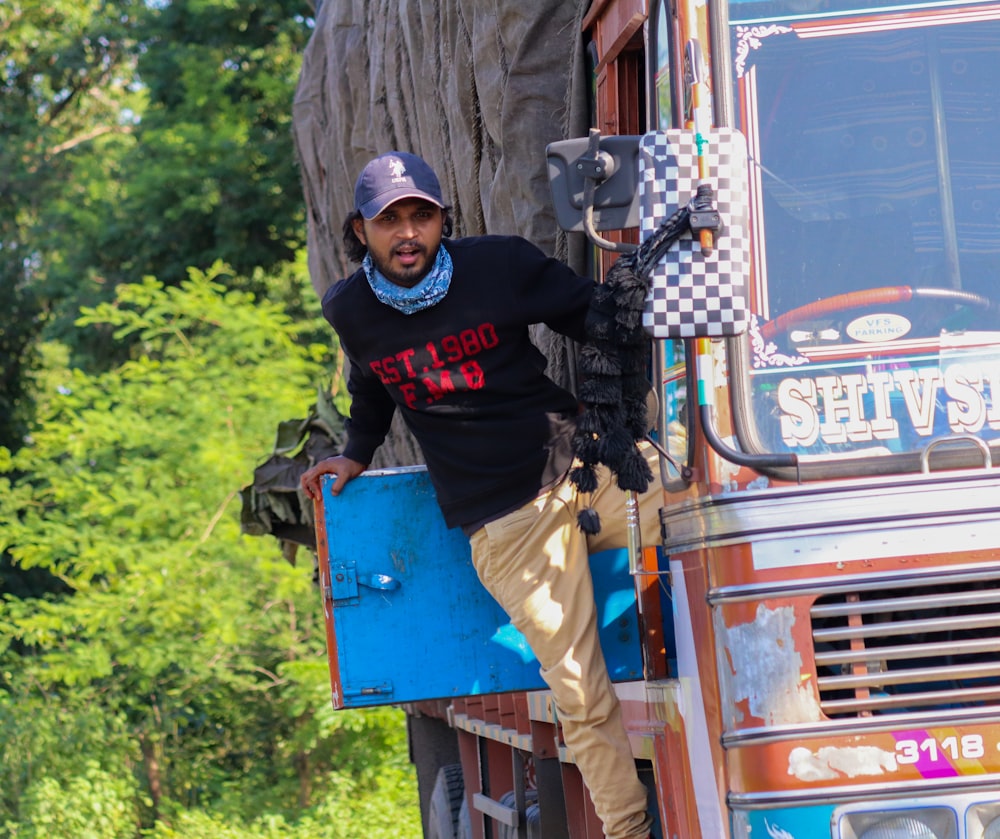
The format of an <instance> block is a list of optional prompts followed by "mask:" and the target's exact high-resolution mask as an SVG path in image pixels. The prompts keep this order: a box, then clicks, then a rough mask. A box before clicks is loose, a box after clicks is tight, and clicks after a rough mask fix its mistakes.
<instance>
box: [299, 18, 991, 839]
mask: <svg viewBox="0 0 1000 839" xmlns="http://www.w3.org/2000/svg"><path fill="white" fill-rule="evenodd" d="M565 37H566V38H570V39H574V40H575V41H576V42H577V43H578V44H579V45H580V49H581V52H584V53H585V54H587V55H588V56H589V70H590V75H589V78H590V80H591V83H592V96H591V107H590V113H589V122H590V125H591V131H590V132H589V134H587V135H586V136H583V135H582V134H581V136H578V137H573V138H569V139H567V140H565V141H553V142H550V143H549V142H547V143H545V155H546V162H547V163H546V165H547V172H548V175H549V183H550V190H551V197H550V199H549V200H551V202H552V206H553V208H554V216H555V217H556V218H557V219H558V223H559V225H560V226H561V227H562V228H563V229H564V230H565V231H568V232H567V234H566V235H567V236H568V237H569V238H570V239H571V240H572V239H574V237H576V239H577V240H582V238H583V237H584V236H586V237H587V241H589V242H590V243H591V244H590V245H589V246H588V248H589V251H588V253H589V264H590V268H591V270H592V271H593V273H594V276H595V279H598V280H602V279H606V277H607V276H608V275H609V274H610V269H611V266H612V265H613V264H614V263H615V261H616V260H618V259H623V258H627V256H628V255H629V254H632V253H637V252H641V251H642V248H643V244H644V243H646V242H647V241H649V240H650V238H651V237H654V236H656V235H657V231H658V230H660V229H661V228H662V225H663V224H664V222H665V221H667V220H668V219H669V218H670V217H671V216H672V214H674V213H675V211H677V210H680V209H683V208H685V207H687V208H689V209H690V208H691V207H692V206H693V204H692V203H691V202H692V199H693V198H694V197H695V195H696V193H697V192H698V188H699V187H706V188H707V196H708V201H707V202H706V203H704V204H702V205H699V206H697V207H695V208H694V209H692V210H690V212H691V214H694V213H695V212H696V211H697V212H698V213H700V214H702V215H703V216H704V215H706V214H707V217H708V223H707V224H706V228H707V230H708V233H707V238H705V236H703V235H702V234H701V233H700V231H699V230H698V229H697V228H696V229H695V230H694V231H692V230H690V229H687V230H685V232H684V233H683V235H681V236H680V237H679V238H677V239H676V240H673V241H672V242H671V244H670V247H669V248H667V249H666V250H665V252H664V253H663V254H662V255H660V256H659V257H658V259H657V261H656V263H655V266H654V267H653V268H651V269H650V270H649V271H648V272H647V274H646V275H645V279H646V280H647V282H648V293H647V299H646V304H645V309H644V313H643V322H644V324H645V325H646V326H647V328H648V330H649V333H650V338H651V346H652V352H651V358H650V365H649V369H650V379H651V384H652V386H653V390H654V391H655V393H656V396H657V402H658V409H657V418H656V422H655V425H654V427H652V428H651V429H650V432H651V433H650V438H651V439H652V440H653V441H654V443H655V444H656V445H657V447H658V448H659V450H660V452H661V460H662V464H661V470H662V475H663V477H664V485H665V489H664V495H663V504H662V507H661V509H660V525H661V540H660V543H659V544H656V545H641V544H630V545H629V546H628V548H627V549H624V550H623V551H620V552H608V553H605V554H600V555H597V556H595V557H592V569H593V573H594V579H595V592H596V596H597V598H598V605H599V607H600V612H601V615H602V645H603V646H604V649H605V655H606V658H607V660H608V666H609V671H610V672H611V675H612V679H613V681H614V682H615V684H616V691H617V692H618V695H619V698H620V699H621V702H622V707H623V709H624V712H625V717H626V721H627V727H628V731H629V736H630V741H631V743H632V747H633V752H634V756H635V759H636V762H637V766H638V767H639V770H640V776H641V777H642V778H643V779H644V781H645V782H646V784H647V786H648V788H649V809H650V813H651V814H652V815H653V818H654V821H655V826H654V836H656V837H658V839H659V837H662V838H663V839H667V838H668V837H669V838H670V839H674V837H678V839H748V838H752V839H760V837H768V838H769V839H803V837H806V838H807V839H815V837H829V839H886V838H888V839H903V837H914V838H915V837H921V839H923V838H924V837H928V838H930V837H933V839H991V837H1000V515H998V514H1000V473H998V471H997V469H996V467H995V465H994V460H995V458H996V457H997V451H998V448H997V447H998V438H1000V309H998V303H1000V295H998V293H997V291H996V282H997V278H998V277H1000V142H998V140H1000V88H998V86H997V83H996V80H995V79H996V74H997V71H998V70H1000V2H994V1H993V0H988V1H987V2H962V0H934V1H929V2H922V1H921V0H915V2H891V3H890V2H886V0H669V2H668V0H594V2H593V3H592V4H590V6H589V7H588V9H587V11H586V14H585V15H584V16H583V18H582V21H581V25H580V26H579V28H578V29H577V30H576V31H572V32H567V33H566V35H565ZM637 248H638V251H637V250H636V249H637ZM720 311H724V312H725V316H724V317H722V318H721V319H720V318H717V317H715V315H716V314H717V313H718V312H720ZM434 517H435V505H434V501H433V493H432V492H431V490H430V488H429V484H428V482H427V479H426V474H425V473H424V471H423V469H422V467H420V466H419V465H406V466H388V467H383V468H374V469H372V470H370V471H369V472H368V473H366V475H364V476H362V477H359V478H358V479H356V480H355V481H354V482H352V484H350V485H349V486H348V487H347V489H346V490H345V491H344V493H343V494H342V495H341V496H340V497H338V498H336V499H333V498H332V497H331V496H329V495H328V494H326V493H325V494H324V498H323V499H322V500H321V501H319V502H317V508H316V510H315V518H314V522H315V527H316V543H315V545H316V549H317V557H318V569H319V570H318V573H319V589H320V592H321V595H322V605H323V609H324V614H325V618H326V626H327V633H328V652H329V661H330V673H331V689H332V698H333V703H334V705H335V706H336V707H338V708H342V707H365V706H370V705H376V704H394V705H399V706H401V707H403V708H405V710H406V712H407V719H408V726H409V733H410V744H411V755H412V759H413V761H414V763H415V764H416V767H417V775H418V781H419V784H420V788H421V802H422V810H423V814H424V825H425V836H426V837H428V839H458V837H461V839H469V837H472V839H487V838H488V837H489V838H490V839H508V837H509V838H510V839H513V837H544V839H593V837H597V836H599V835H600V824H599V822H598V820H597V818H596V815H595V813H594V811H593V808H592V806H591V805H590V802H589V799H588V796H587V792H586V789H585V788H584V786H583V784H582V781H581V779H580V776H579V773H578V772H577V771H576V768H575V766H574V762H573V756H572V754H570V753H569V752H568V751H567V750H566V749H565V747H564V746H563V745H562V743H561V740H560V730H559V719H558V713H557V711H556V709H555V707H554V706H553V704H552V702H551V698H550V696H549V694H548V693H547V692H546V691H545V690H544V685H543V684H542V682H541V680H540V678H539V677H538V673H537V669H538V668H537V663H536V662H534V660H533V656H532V654H531V651H530V649H528V648H527V647H526V645H525V644H524V642H523V639H522V638H520V637H519V635H518V633H517V632H516V630H514V629H513V627H511V626H510V623H509V620H508V619H507V618H506V616H505V615H504V614H503V613H502V611H500V610H499V609H498V607H496V605H495V604H493V603H492V602H491V601H490V599H489V597H488V596H487V595H486V594H485V593H484V592H483V591H482V590H481V588H480V587H479V585H478V581H477V580H476V578H475V573H474V571H473V570H472V568H471V564H470V562H469V560H468V545H467V542H466V541H465V540H464V537H462V535H461V534H460V533H456V532H454V531H448V530H447V529H446V528H445V527H444V526H443V524H439V523H436V521H435V518H434Z"/></svg>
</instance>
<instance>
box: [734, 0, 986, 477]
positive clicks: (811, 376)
mask: <svg viewBox="0 0 1000 839" xmlns="http://www.w3.org/2000/svg"><path fill="white" fill-rule="evenodd" d="M848 11H849V12H850V14H845V12H848ZM730 26H731V48H732V53H731V55H732V61H733V78H734V83H735V88H736V89H735V94H736V95H735V101H736V103H737V105H736V107H737V118H738V123H737V125H738V127H739V128H740V129H741V131H743V133H744V134H745V135H746V136H747V138H748V143H749V152H750V159H751V163H750V178H751V216H752V225H751V226H752V231H751V234H752V242H753V245H752V247H753V261H754V274H753V277H752V292H751V308H752V310H753V313H754V314H753V317H752V319H751V322H752V325H751V329H750V342H749V343H750V353H749V355H748V356H747V358H748V363H747V365H746V369H744V370H742V371H739V374H741V375H744V376H746V377H748V380H747V381H748V386H747V387H746V388H745V392H746V393H747V394H749V397H748V398H749V401H750V403H751V404H750V405H747V406H744V410H746V411H747V412H748V415H749V416H750V418H751V420H750V427H751V428H752V433H753V434H754V435H755V436H756V438H757V439H756V440H755V441H753V445H754V447H755V448H758V449H761V450H764V451H771V452H795V453H797V454H800V455H803V454H806V455H816V456H819V457H835V456H838V457H843V456H845V455H848V456H849V455H852V454H856V455H863V456H865V457H867V456H869V455H872V454H892V453H896V452H905V451H914V450H919V449H923V448H924V447H925V446H926V445H927V443H928V442H929V441H930V440H931V439H933V438H936V437H940V436H943V435H949V434H956V433H966V434H968V433H972V434H976V435H977V436H979V437H980V438H982V439H984V440H989V439H993V438H996V437H998V436H1000V308H998V302H1000V287H998V281H1000V86H998V85H997V82H996V77H997V71H998V70H1000V4H987V5H982V4H981V5H977V6H972V5H968V6H966V5H957V4H949V5H947V6H943V5H941V4H939V5H937V6H919V5H915V4H911V5H906V6H902V5H900V4H893V5H892V6H891V7H889V6H888V4H875V5H872V6H870V7H869V8H868V9H867V10H859V9H858V4H857V3H848V2H844V0H768V2H736V0H734V1H733V2H731V4H730ZM734 372H735V371H734Z"/></svg>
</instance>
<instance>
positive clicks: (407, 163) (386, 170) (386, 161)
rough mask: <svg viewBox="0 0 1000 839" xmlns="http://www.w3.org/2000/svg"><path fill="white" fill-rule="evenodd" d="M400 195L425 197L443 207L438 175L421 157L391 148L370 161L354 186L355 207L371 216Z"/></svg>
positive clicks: (365, 214)
mask: <svg viewBox="0 0 1000 839" xmlns="http://www.w3.org/2000/svg"><path fill="white" fill-rule="evenodd" d="M401 198H426V199H427V200H428V201H430V202H431V203H432V204H437V205H438V206H439V207H444V199H442V198H441V184H440V183H438V179H437V175H435V174H434V170H433V169H431V167H430V166H428V165H427V163H426V161H424V160H423V159H422V158H419V157H417V156H416V155H415V154H410V153H409V152H405V151H391V152H387V153H386V154H382V155H379V156H378V157H376V158H375V159H374V160H371V161H369V163H368V165H367V166H365V168H364V169H362V170H361V174H360V175H359V176H358V180H357V183H356V184H355V185H354V209H356V210H359V211H360V212H361V215H363V216H364V217H365V218H367V219H371V218H375V216H377V215H378V214H379V213H381V212H382V211H383V210H384V209H385V208H386V207H388V206H389V205H390V204H392V203H393V202H395V201H399V200H400V199H401Z"/></svg>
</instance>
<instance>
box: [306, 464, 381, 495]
mask: <svg viewBox="0 0 1000 839" xmlns="http://www.w3.org/2000/svg"><path fill="white" fill-rule="evenodd" d="M367 468H368V464H366V463H358V462H357V461H356V460H351V459H350V458H349V457H344V456H343V455H341V454H338V455H337V456H336V457H328V458H327V459H326V460H321V461H320V462H319V463H317V464H316V465H315V466H313V467H312V468H311V469H307V470H306V471H305V472H303V473H302V479H301V481H302V489H303V490H305V493H306V495H308V496H309V497H310V498H311V499H313V501H318V500H319V499H320V497H321V496H322V491H321V490H320V478H321V477H322V476H323V475H335V476H336V478H335V480H334V482H333V484H332V485H331V486H330V493H331V494H332V495H340V491H341V490H342V489H343V488H344V486H345V485H346V484H347V482H348V481H351V480H353V479H354V478H356V477H358V475H360V474H361V473H362V472H364V471H365V469H367Z"/></svg>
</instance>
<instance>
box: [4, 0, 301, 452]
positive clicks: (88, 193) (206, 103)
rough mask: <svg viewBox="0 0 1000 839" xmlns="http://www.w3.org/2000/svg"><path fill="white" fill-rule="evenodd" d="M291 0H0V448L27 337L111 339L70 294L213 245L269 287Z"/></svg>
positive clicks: (98, 350) (95, 360)
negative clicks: (86, 319)
mask: <svg viewBox="0 0 1000 839" xmlns="http://www.w3.org/2000/svg"><path fill="white" fill-rule="evenodd" d="M309 13H310V7H309V4H308V2H306V0H278V2H267V3H263V2H247V3H232V2H228V0H171V2H168V3H146V2H141V0H45V2H40V0H22V2H18V3H0V67H2V70H3V72H0V136H2V137H3V143H2V144H0V299H3V300H4V302H5V306H4V309H3V310H2V311H0V357H2V358H3V359H4V363H3V367H2V369H0V445H4V446H7V447H8V448H17V447H19V446H20V442H21V439H22V437H23V434H24V432H25V431H26V428H27V424H28V423H29V422H30V420H31V416H32V409H33V405H32V395H33V380H32V376H33V371H34V370H35V369H36V367H38V365H39V363H40V362H39V360H38V358H37V352H36V346H37V344H38V342H39V340H41V338H42V336H43V335H44V336H45V337H46V338H48V339H57V340H60V341H61V342H62V343H64V344H65V345H66V346H68V347H70V349H71V361H72V362H73V364H74V365H77V366H90V367H93V366H95V365H98V366H104V367H108V366H111V365H113V364H115V363H118V362H119V361H121V360H122V359H123V358H125V357H127V353H128V350H129V344H127V343H125V342H122V343H118V344H114V343H108V342H103V341H101V340H100V333H98V332H94V331H80V330H78V329H76V328H75V325H74V324H75V320H76V318H77V316H78V314H79V311H80V309H81V307H86V306H94V305H96V304H98V303H100V302H108V301H110V300H112V299H114V296H115V288H116V287H117V286H118V285H119V284H121V283H126V282H131V281H133V280H134V279H135V278H137V277H142V276H145V275H147V274H149V275H156V276H157V277H159V278H160V279H161V280H162V281H163V282H164V284H166V285H170V286H176V285H178V284H180V283H181V282H182V281H183V280H184V279H185V277H186V272H187V268H188V266H191V265H194V266H196V267H198V268H200V269H203V270H207V269H208V268H209V267H210V266H211V265H212V264H213V263H215V262H216V261H218V260H222V261H224V262H226V263H227V264H229V265H232V266H233V267H234V269H235V273H234V274H233V276H232V277H231V278H229V280H227V281H228V282H232V283H236V284H237V286H236V287H240V288H244V289H245V290H249V291H252V292H254V293H256V294H257V295H258V296H260V295H261V294H263V293H264V292H268V293H269V294H271V295H272V297H271V299H284V295H285V294H286V292H288V293H289V298H288V299H287V300H286V303H287V304H289V311H291V312H293V313H294V314H300V313H301V312H302V310H301V309H300V308H293V307H294V306H296V302H297V301H296V299H295V298H296V296H297V292H296V290H295V289H294V287H289V286H285V285H284V284H280V285H279V284H273V283H271V282H270V281H269V278H270V277H271V276H272V275H274V274H278V273H280V272H282V271H283V270H284V266H286V265H287V264H289V263H293V262H294V261H295V259H296V256H297V252H298V250H299V249H300V248H301V247H302V246H303V244H304V240H305V219H304V216H303V211H302V200H301V189H300V184H299V174H298V171H297V169H296V165H295V153H294V148H293V143H292V137H291V102H292V96H293V92H294V89H295V84H296V82H297V78H298V70H299V63H300V57H301V51H302V47H303V46H304V44H305V41H306V39H307V38H308V36H309V33H310V32H311V27H312V20H311V18H310V17H309Z"/></svg>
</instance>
